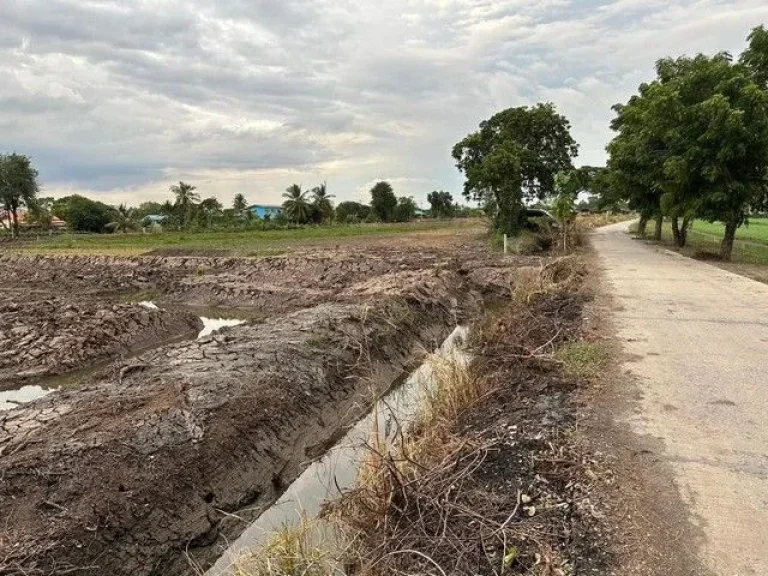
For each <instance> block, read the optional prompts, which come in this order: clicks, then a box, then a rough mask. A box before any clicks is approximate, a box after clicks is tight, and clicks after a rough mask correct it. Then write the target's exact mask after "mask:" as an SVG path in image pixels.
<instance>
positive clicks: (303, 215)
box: [283, 184, 311, 224]
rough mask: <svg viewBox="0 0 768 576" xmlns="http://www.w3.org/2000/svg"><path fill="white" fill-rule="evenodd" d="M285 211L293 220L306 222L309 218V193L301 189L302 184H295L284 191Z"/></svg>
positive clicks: (299, 222)
mask: <svg viewBox="0 0 768 576" xmlns="http://www.w3.org/2000/svg"><path fill="white" fill-rule="evenodd" d="M283 198H285V202H283V212H284V214H285V217H286V218H287V219H288V220H290V221H291V222H295V223H297V224H305V223H306V222H307V221H308V220H309V216H310V212H311V210H310V205H309V202H307V193H306V192H303V191H302V190H301V185H299V184H293V185H291V186H289V187H288V188H287V189H286V191H285V192H284V193H283Z"/></svg>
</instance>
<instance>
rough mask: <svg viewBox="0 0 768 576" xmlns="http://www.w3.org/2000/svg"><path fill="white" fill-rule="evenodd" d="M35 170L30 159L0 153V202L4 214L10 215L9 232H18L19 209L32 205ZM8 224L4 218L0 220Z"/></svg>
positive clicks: (35, 183)
mask: <svg viewBox="0 0 768 576" xmlns="http://www.w3.org/2000/svg"><path fill="white" fill-rule="evenodd" d="M37 175H38V174H37V170H35V168H34V167H33V166H32V162H31V160H30V159H29V158H28V157H27V156H24V155H21V154H16V153H13V154H9V155H0V202H1V203H2V207H3V209H4V210H5V214H6V215H8V214H10V215H11V224H10V228H11V233H12V234H13V235H14V236H18V234H19V209H20V208H22V207H24V206H27V207H30V206H33V205H34V202H35V198H36V196H37V192H38V185H37ZM0 221H2V222H3V226H6V227H7V226H8V225H7V224H6V223H5V219H3V220H0Z"/></svg>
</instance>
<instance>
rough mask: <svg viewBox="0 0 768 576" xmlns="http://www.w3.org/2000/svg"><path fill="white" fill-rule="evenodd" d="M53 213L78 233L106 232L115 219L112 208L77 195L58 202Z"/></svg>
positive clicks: (54, 204)
mask: <svg viewBox="0 0 768 576" xmlns="http://www.w3.org/2000/svg"><path fill="white" fill-rule="evenodd" d="M52 212H53V214H54V215H55V216H57V217H58V218H61V219H62V220H64V221H66V222H67V224H68V226H69V228H70V229H71V230H73V231H76V232H104V231H105V230H106V229H107V225H108V224H109V223H110V222H113V221H114V219H115V210H114V208H112V207H111V206H107V205H106V204H104V203H103V202H97V201H95V200H91V199H90V198H85V197H84V196H79V195H77V194H75V195H73V196H66V197H64V198H60V199H58V200H56V201H55V202H54V203H53V207H52Z"/></svg>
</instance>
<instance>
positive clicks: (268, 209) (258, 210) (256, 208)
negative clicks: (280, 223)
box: [248, 204, 283, 220]
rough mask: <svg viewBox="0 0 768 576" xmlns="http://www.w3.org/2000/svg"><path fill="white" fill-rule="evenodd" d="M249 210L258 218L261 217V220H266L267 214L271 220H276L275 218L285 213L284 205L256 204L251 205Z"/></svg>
mask: <svg viewBox="0 0 768 576" xmlns="http://www.w3.org/2000/svg"><path fill="white" fill-rule="evenodd" d="M248 210H250V211H251V214H253V215H254V216H255V217H256V218H260V219H261V220H264V219H265V218H266V217H267V216H269V219H270V220H274V219H275V218H279V217H280V216H282V215H283V207H282V206H270V205H266V204H254V205H253V206H249V207H248Z"/></svg>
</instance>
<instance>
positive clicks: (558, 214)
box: [551, 167, 593, 251]
mask: <svg viewBox="0 0 768 576" xmlns="http://www.w3.org/2000/svg"><path fill="white" fill-rule="evenodd" d="M592 174H593V171H592V169H591V168H588V167H587V168H578V169H573V170H568V171H563V172H559V173H558V174H557V175H556V176H555V189H556V190H557V195H556V196H555V199H554V201H553V202H552V207H551V208H552V214H553V216H554V217H555V218H557V221H558V222H559V223H560V233H561V235H562V237H563V250H564V251H567V250H568V248H569V244H570V242H569V240H570V234H569V233H570V227H571V223H572V222H573V219H574V218H575V217H576V198H577V197H578V195H579V192H582V191H584V190H586V189H588V188H589V185H590V180H591V178H592Z"/></svg>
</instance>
